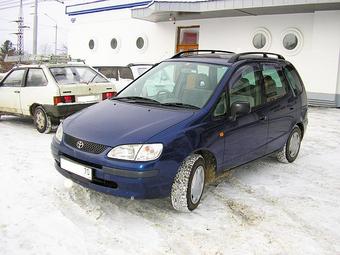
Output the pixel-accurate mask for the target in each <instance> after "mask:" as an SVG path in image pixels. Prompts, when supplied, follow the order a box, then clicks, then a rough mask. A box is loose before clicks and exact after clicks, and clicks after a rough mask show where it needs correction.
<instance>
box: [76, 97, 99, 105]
mask: <svg viewBox="0 0 340 255" xmlns="http://www.w3.org/2000/svg"><path fill="white" fill-rule="evenodd" d="M98 100H99V96H98V95H91V96H79V97H77V102H78V103H87V102H95V101H98Z"/></svg>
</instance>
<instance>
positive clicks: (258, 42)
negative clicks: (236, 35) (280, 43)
mask: <svg viewBox="0 0 340 255" xmlns="http://www.w3.org/2000/svg"><path fill="white" fill-rule="evenodd" d="M266 41H267V40H266V36H265V35H264V34H262V33H257V34H256V35H255V36H254V38H253V45H254V47H255V48H256V49H262V48H263V47H264V46H265V45H266Z"/></svg>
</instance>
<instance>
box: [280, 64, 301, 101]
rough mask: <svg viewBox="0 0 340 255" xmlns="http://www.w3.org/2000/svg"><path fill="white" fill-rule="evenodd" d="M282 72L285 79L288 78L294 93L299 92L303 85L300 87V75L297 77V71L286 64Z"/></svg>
mask: <svg viewBox="0 0 340 255" xmlns="http://www.w3.org/2000/svg"><path fill="white" fill-rule="evenodd" d="M284 72H285V75H286V77H287V80H288V82H289V84H290V86H292V88H293V90H294V92H295V94H296V95H298V94H300V93H301V92H302V90H303V87H302V83H301V81H300V77H299V75H298V73H297V71H296V70H295V69H294V68H293V67H291V66H287V67H285V68H284Z"/></svg>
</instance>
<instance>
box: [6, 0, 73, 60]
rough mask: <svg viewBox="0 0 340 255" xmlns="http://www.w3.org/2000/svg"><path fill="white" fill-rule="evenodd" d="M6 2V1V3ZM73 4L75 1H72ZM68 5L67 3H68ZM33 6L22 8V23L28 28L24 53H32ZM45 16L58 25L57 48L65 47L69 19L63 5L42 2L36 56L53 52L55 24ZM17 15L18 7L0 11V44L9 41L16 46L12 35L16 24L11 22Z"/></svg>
mask: <svg viewBox="0 0 340 255" xmlns="http://www.w3.org/2000/svg"><path fill="white" fill-rule="evenodd" d="M7 2H8V1H7ZM72 2H75V1H72ZM68 4H69V3H68ZM0 8H1V2H0ZM33 12H34V8H33V4H32V5H25V6H24V21H25V25H27V26H30V28H28V29H25V33H24V46H25V52H28V53H32V48H33V47H32V41H33V15H32V14H33ZM45 14H47V15H48V16H50V17H51V18H52V19H54V20H55V21H56V22H57V24H58V48H59V49H61V48H62V47H63V45H67V33H68V31H67V27H68V23H69V22H70V18H69V17H68V16H67V15H65V5H63V4H61V3H58V2H53V1H49V2H42V3H39V18H38V24H39V27H38V28H39V29H38V54H39V53H40V54H41V53H44V52H46V51H47V52H48V53H53V52H54V41H55V28H54V26H55V24H56V23H55V22H54V21H53V20H52V19H51V18H49V17H47V16H46V15H45ZM18 15H19V7H16V8H11V9H7V10H0V43H1V44H2V43H3V42H4V41H5V40H7V39H9V40H11V41H12V42H13V43H14V44H17V36H16V35H14V34H12V33H15V32H17V23H14V22H12V21H13V20H17V19H18Z"/></svg>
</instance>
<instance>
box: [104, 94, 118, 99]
mask: <svg viewBox="0 0 340 255" xmlns="http://www.w3.org/2000/svg"><path fill="white" fill-rule="evenodd" d="M116 95H117V92H105V93H103V100H105V99H109V98H112V97H115V96H116Z"/></svg>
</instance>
